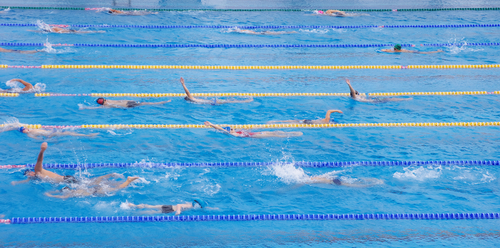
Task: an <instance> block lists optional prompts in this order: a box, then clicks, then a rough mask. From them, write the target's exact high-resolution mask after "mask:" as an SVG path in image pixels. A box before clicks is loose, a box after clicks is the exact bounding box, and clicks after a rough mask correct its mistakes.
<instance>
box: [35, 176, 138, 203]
mask: <svg viewBox="0 0 500 248" xmlns="http://www.w3.org/2000/svg"><path fill="white" fill-rule="evenodd" d="M137 179H139V177H128V178H127V180H126V181H125V182H124V183H122V184H120V185H118V186H116V187H115V186H112V185H109V184H99V185H96V186H94V187H89V188H78V189H70V188H69V187H64V188H62V189H61V190H57V191H53V192H46V193H45V195H46V196H48V197H53V198H59V199H67V198H71V197H85V196H105V195H107V194H108V193H113V192H116V191H119V190H121V189H124V188H126V187H127V186H129V185H130V183H132V182H133V181H135V180H137Z"/></svg>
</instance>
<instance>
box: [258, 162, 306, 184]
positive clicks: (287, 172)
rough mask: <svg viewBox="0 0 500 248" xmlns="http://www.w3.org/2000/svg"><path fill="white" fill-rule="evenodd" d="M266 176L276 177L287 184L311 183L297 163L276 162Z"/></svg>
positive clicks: (269, 168) (267, 170)
mask: <svg viewBox="0 0 500 248" xmlns="http://www.w3.org/2000/svg"><path fill="white" fill-rule="evenodd" d="M265 173H266V174H270V175H274V176H277V177H278V178H279V180H280V181H282V182H284V183H286V184H297V183H307V182H310V178H309V176H308V175H307V174H306V173H305V172H304V170H303V169H302V168H300V167H295V163H294V162H292V163H287V162H276V163H274V164H273V165H272V166H270V167H268V168H267V169H266V170H265Z"/></svg>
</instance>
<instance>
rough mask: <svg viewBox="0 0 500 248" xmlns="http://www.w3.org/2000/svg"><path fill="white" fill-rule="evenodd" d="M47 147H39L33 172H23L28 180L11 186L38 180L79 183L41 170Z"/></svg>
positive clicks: (44, 143)
mask: <svg viewBox="0 0 500 248" xmlns="http://www.w3.org/2000/svg"><path fill="white" fill-rule="evenodd" d="M47 147H48V145H47V142H43V143H42V145H41V146H40V153H39V154H38V158H37V160H36V165H35V170H34V171H32V170H25V171H24V175H25V176H27V177H28V178H27V179H26V180H22V181H14V182H12V183H11V184H12V185H17V184H21V183H28V182H29V181H30V180H40V181H42V182H49V183H79V181H78V179H76V178H75V177H74V176H70V175H67V176H61V175H59V174H56V173H54V172H51V171H48V170H46V169H44V168H43V154H44V152H45V150H47ZM118 175H119V174H116V173H112V174H108V175H105V176H101V177H97V178H95V179H93V180H94V181H95V182H97V183H99V182H100V181H101V180H102V179H106V178H109V177H116V176H118Z"/></svg>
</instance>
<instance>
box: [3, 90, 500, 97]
mask: <svg viewBox="0 0 500 248" xmlns="http://www.w3.org/2000/svg"><path fill="white" fill-rule="evenodd" d="M498 94H500V91H443V92H385V93H384V92H383V93H368V96H433V95H498ZM18 95H19V94H18ZM18 95H17V96H18ZM191 95H193V96H198V97H216V96H218V97H224V96H243V97H249V96H251V97H297V96H301V97H304V96H305V97H308V96H311V97H313V96H314V97H317V96H347V97H348V96H350V94H349V93H191ZM361 95H365V96H366V95H367V94H366V93H361ZM0 96H1V95H0ZM51 96H52V97H58V96H91V97H186V94H185V93H89V94H64V93H35V97H51Z"/></svg>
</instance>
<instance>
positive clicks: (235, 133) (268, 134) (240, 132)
mask: <svg viewBox="0 0 500 248" xmlns="http://www.w3.org/2000/svg"><path fill="white" fill-rule="evenodd" d="M205 125H206V126H210V127H213V128H215V129H217V130H219V131H222V132H224V133H226V134H230V135H232V136H235V137H240V138H270V137H278V138H288V137H294V136H302V135H303V133H302V132H283V131H274V132H269V131H264V132H249V131H248V130H238V131H236V130H234V129H232V128H231V127H221V126H219V125H214V124H212V123H210V122H208V121H205Z"/></svg>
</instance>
